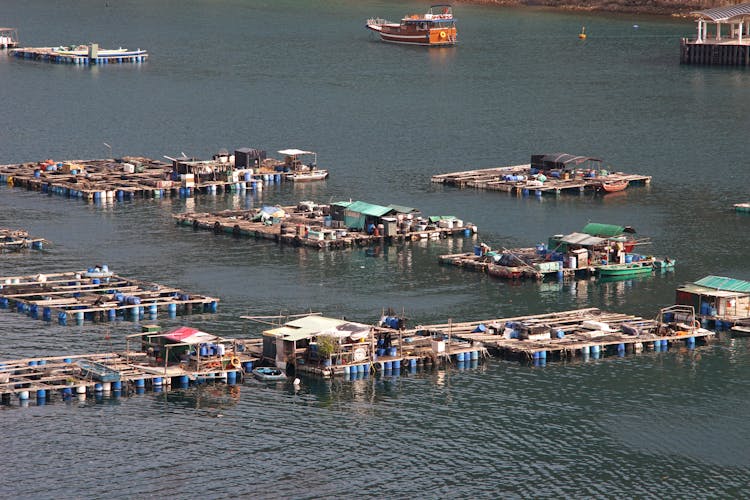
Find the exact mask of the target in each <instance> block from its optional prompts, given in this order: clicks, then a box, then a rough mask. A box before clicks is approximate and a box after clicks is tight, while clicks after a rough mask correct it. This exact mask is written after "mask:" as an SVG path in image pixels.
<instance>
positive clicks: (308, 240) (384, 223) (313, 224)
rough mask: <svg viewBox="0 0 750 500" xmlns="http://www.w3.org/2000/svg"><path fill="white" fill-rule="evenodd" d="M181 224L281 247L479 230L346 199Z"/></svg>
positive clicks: (447, 218)
mask: <svg viewBox="0 0 750 500" xmlns="http://www.w3.org/2000/svg"><path fill="white" fill-rule="evenodd" d="M173 217H174V218H175V219H176V221H177V224H179V225H183V226H189V227H192V228H193V229H196V230H198V229H202V230H208V231H213V232H215V233H227V234H232V235H234V236H244V237H255V238H261V239H269V240H273V241H276V242H278V243H279V244H287V245H294V246H306V247H311V248H318V249H335V248H345V247H353V246H367V245H372V244H375V243H380V242H404V241H412V240H430V239H439V238H447V237H473V236H474V235H475V234H476V232H477V227H476V226H475V225H474V224H471V223H464V221H462V220H461V219H458V218H456V217H454V216H451V215H443V216H430V217H425V216H421V215H419V211H418V210H416V209H414V208H411V207H403V206H400V205H388V206H381V205H373V204H371V203H365V202H361V201H355V202H350V201H345V202H338V203H332V204H330V205H327V204H326V205H319V204H317V203H315V202H312V201H304V202H300V203H299V204H298V205H296V206H287V207H280V206H266V207H262V208H259V209H254V210H226V211H222V212H216V213H185V214H177V215H174V216H173Z"/></svg>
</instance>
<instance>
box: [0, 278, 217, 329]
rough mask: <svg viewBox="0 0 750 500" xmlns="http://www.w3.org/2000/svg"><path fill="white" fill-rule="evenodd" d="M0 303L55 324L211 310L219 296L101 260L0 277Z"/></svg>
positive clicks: (4, 307)
mask: <svg viewBox="0 0 750 500" xmlns="http://www.w3.org/2000/svg"><path fill="white" fill-rule="evenodd" d="M0 283H1V285H0V309H10V310H15V311H17V312H18V313H21V314H25V315H27V316H29V317H31V318H33V319H42V320H44V321H52V320H53V319H56V320H57V321H58V323H60V324H61V325H66V324H67V323H68V320H70V319H75V321H76V323H78V324H81V323H83V322H84V321H86V320H88V321H115V320H116V319H117V318H118V317H126V318H128V317H129V318H130V319H133V320H138V319H140V318H141V317H143V316H144V315H145V314H148V317H149V319H155V318H156V316H157V314H158V312H159V310H162V311H163V310H166V311H167V312H168V314H169V316H170V317H172V316H175V315H176V314H177V313H178V312H179V313H182V314H189V313H193V312H216V309H217V303H218V301H219V299H216V298H213V297H206V296H203V295H190V294H188V293H186V292H183V291H182V290H178V289H177V288H172V287H167V286H163V285H158V284H156V283H147V282H143V281H137V280H132V279H127V278H123V277H120V276H118V275H116V274H114V273H113V272H111V271H110V270H109V269H108V268H107V266H102V267H94V268H89V269H88V270H86V271H74V272H64V273H51V274H37V275H33V276H10V277H2V278H0Z"/></svg>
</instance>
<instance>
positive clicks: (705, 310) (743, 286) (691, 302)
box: [675, 276, 750, 322]
mask: <svg viewBox="0 0 750 500" xmlns="http://www.w3.org/2000/svg"><path fill="white" fill-rule="evenodd" d="M675 303H676V304H681V305H687V306H692V307H694V308H695V310H696V311H698V312H699V315H700V316H701V317H702V318H709V319H721V320H729V321H732V322H733V321H736V320H738V319H744V318H750V281H743V280H738V279H733V278H725V277H722V276H706V277H705V278H703V279H700V280H698V281H696V282H694V283H689V284H686V285H683V286H681V287H680V288H678V289H677V296H676V298H675Z"/></svg>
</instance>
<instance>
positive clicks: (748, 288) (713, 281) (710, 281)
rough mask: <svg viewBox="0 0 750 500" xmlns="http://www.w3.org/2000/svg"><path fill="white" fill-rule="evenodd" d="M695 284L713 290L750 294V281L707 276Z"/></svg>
mask: <svg viewBox="0 0 750 500" xmlns="http://www.w3.org/2000/svg"><path fill="white" fill-rule="evenodd" d="M695 284H696V285H700V286H705V287H706V288H713V289H714V290H723V291H727V292H742V293H750V281H743V280H738V279H734V278H725V277H723V276H706V277H705V278H702V279H700V280H698V281H696V282H695Z"/></svg>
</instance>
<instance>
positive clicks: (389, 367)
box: [383, 361, 393, 372]
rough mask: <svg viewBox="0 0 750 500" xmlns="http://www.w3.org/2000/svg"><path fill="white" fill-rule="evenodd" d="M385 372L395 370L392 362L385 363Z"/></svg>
mask: <svg viewBox="0 0 750 500" xmlns="http://www.w3.org/2000/svg"><path fill="white" fill-rule="evenodd" d="M383 370H385V371H387V372H389V371H391V370H393V362H392V361H386V362H385V363H383Z"/></svg>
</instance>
